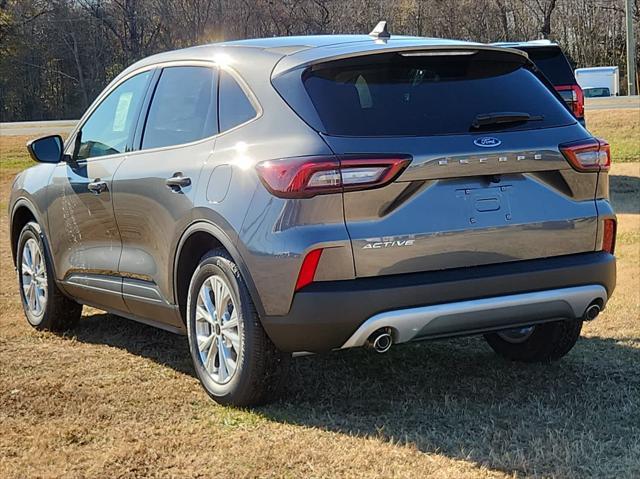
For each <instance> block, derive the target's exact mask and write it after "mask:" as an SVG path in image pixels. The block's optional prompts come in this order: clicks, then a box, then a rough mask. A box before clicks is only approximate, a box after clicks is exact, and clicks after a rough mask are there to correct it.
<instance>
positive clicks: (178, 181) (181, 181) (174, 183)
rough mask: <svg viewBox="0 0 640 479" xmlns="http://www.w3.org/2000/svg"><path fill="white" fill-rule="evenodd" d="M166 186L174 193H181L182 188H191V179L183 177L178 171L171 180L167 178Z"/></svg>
mask: <svg viewBox="0 0 640 479" xmlns="http://www.w3.org/2000/svg"><path fill="white" fill-rule="evenodd" d="M165 184H166V185H167V186H168V187H169V188H171V189H172V190H173V191H180V190H181V189H182V188H186V187H187V186H191V178H189V177H188V176H182V173H181V172H180V171H178V172H177V173H174V174H173V176H172V177H171V178H167V180H166V181H165Z"/></svg>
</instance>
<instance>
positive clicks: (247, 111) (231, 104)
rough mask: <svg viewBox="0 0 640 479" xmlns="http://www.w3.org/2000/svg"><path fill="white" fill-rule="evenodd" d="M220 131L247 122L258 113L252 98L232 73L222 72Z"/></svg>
mask: <svg viewBox="0 0 640 479" xmlns="http://www.w3.org/2000/svg"><path fill="white" fill-rule="evenodd" d="M218 101H219V103H220V131H226V130H230V129H231V128H234V127H236V126H238V125H241V124H243V123H246V122H247V121H249V120H251V119H252V118H254V117H255V116H256V114H257V112H256V109H255V108H254V107H253V104H252V103H251V100H249V97H247V94H246V93H245V92H244V90H243V89H242V87H241V86H240V85H239V84H238V82H237V81H236V80H235V78H233V76H231V74H230V73H228V72H226V71H224V70H223V71H222V72H221V73H220V92H219V99H218Z"/></svg>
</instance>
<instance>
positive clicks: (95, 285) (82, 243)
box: [48, 70, 153, 311]
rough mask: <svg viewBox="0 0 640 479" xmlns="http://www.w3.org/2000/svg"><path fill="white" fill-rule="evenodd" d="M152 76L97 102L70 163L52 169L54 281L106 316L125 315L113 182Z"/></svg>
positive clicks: (127, 82) (130, 81)
mask: <svg viewBox="0 0 640 479" xmlns="http://www.w3.org/2000/svg"><path fill="white" fill-rule="evenodd" d="M152 75H153V71H151V70H148V71H145V72H142V73H138V74H136V75H133V76H132V77H129V78H127V79H124V81H122V82H120V83H119V84H117V85H116V86H115V87H114V88H112V89H111V91H110V92H109V93H108V94H106V95H105V96H104V97H103V99H102V100H99V102H98V104H97V106H95V107H94V108H93V110H92V111H91V113H90V114H89V115H88V116H87V117H86V119H85V120H84V121H83V123H82V125H81V126H80V128H79V129H78V130H77V132H76V133H75V134H74V135H73V136H72V139H71V141H70V142H69V145H68V147H67V151H66V153H67V155H68V158H69V159H68V160H67V161H66V162H62V163H60V164H59V165H58V166H57V167H56V168H55V170H54V173H53V177H52V179H51V183H50V186H49V190H48V192H49V198H50V207H49V208H48V218H49V224H50V231H51V247H52V249H53V255H52V256H53V258H54V261H55V270H56V274H57V276H58V279H59V280H62V281H63V284H64V288H65V290H67V291H68V292H69V293H70V294H71V295H73V296H74V297H76V298H77V299H79V300H80V301H82V302H85V303H87V304H91V305H95V306H98V307H103V308H105V309H108V310H116V311H126V306H125V304H124V301H123V300H122V292H121V290H122V284H121V280H120V278H119V276H118V273H117V271H118V263H119V261H120V254H121V251H122V241H121V239H120V232H119V230H118V225H117V223H116V220H115V215H114V212H113V195H112V180H113V175H114V173H115V171H116V170H117V169H118V167H119V166H120V165H121V164H122V162H123V161H124V159H125V158H126V155H127V154H128V152H129V151H130V150H131V144H132V141H133V134H134V132H135V127H136V123H137V121H138V116H139V114H140V108H141V105H142V103H143V99H144V96H145V93H146V89H147V87H148V84H149V81H150V80H151V77H152Z"/></svg>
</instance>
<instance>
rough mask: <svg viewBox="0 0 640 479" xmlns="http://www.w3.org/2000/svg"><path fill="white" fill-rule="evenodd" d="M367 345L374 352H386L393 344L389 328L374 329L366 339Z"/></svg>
mask: <svg viewBox="0 0 640 479" xmlns="http://www.w3.org/2000/svg"><path fill="white" fill-rule="evenodd" d="M366 345H367V347H369V348H371V349H373V350H374V351H375V352H376V353H380V354H382V353H386V352H387V351H389V349H391V346H392V345H393V338H392V337H391V332H390V329H389V328H382V329H379V330H377V331H375V332H374V333H373V334H371V336H369V339H368V340H367V344H366Z"/></svg>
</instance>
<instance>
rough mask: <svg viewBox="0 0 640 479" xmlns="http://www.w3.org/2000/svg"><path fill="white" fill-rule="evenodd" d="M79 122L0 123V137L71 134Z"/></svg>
mask: <svg viewBox="0 0 640 479" xmlns="http://www.w3.org/2000/svg"><path fill="white" fill-rule="evenodd" d="M77 121H78V120H55V121H21V122H15V123H0V136H13V135H27V136H34V137H38V136H45V135H52V134H54V133H60V134H65V133H70V132H71V130H72V129H73V127H74V126H75V124H76V122H77Z"/></svg>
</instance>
